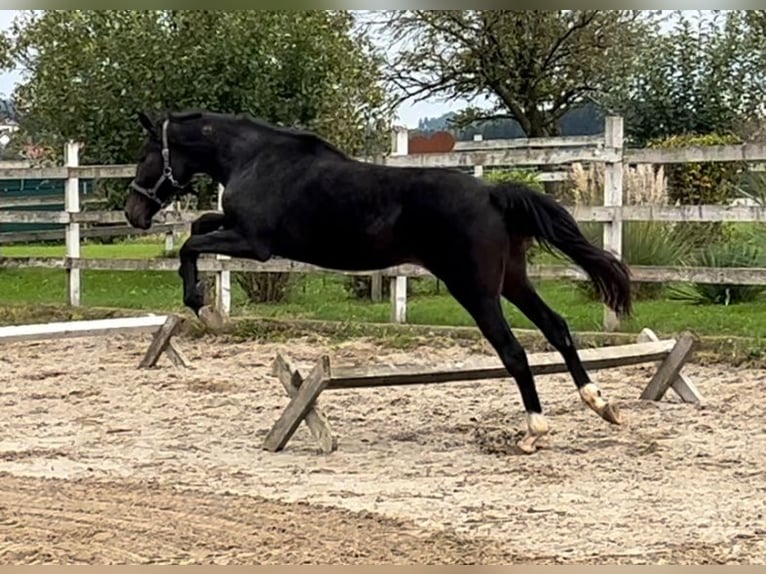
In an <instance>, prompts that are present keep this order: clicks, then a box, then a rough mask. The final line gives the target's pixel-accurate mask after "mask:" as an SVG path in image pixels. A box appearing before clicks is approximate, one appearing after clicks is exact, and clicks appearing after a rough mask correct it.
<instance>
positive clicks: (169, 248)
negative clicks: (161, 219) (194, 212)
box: [165, 229, 176, 255]
mask: <svg viewBox="0 0 766 574" xmlns="http://www.w3.org/2000/svg"><path fill="white" fill-rule="evenodd" d="M175 243H176V232H175V229H171V230H170V231H167V232H166V233H165V255H170V254H171V253H173V248H174V247H175Z"/></svg>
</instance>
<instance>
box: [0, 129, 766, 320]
mask: <svg viewBox="0 0 766 574" xmlns="http://www.w3.org/2000/svg"><path fill="white" fill-rule="evenodd" d="M407 143H408V132H407V130H405V129H401V128H399V129H396V130H394V133H393V135H392V144H393V145H392V152H391V154H390V155H389V156H387V157H385V158H382V160H379V161H382V163H384V164H386V165H391V166H431V167H453V168H461V169H472V170H473V173H474V175H476V176H481V175H482V174H483V173H484V168H493V167H532V166H567V165H568V164H572V163H575V162H580V163H603V164H604V165H605V172H604V173H605V177H604V204H603V205H599V206H588V207H585V206H578V207H573V208H569V210H570V212H571V213H572V214H573V216H574V217H575V219H576V220H577V221H579V222H596V223H601V224H603V226H604V246H605V248H607V249H609V250H611V251H612V252H614V253H616V254H617V255H621V253H622V240H623V239H622V224H623V223H624V222H626V221H663V222H725V221H727V222H763V221H766V207H761V206H744V205H736V206H734V205H733V206H725V205H684V206H665V205H623V189H622V186H623V170H624V167H625V166H626V165H637V164H668V163H686V162H731V161H736V162H745V163H750V164H755V163H761V162H765V161H766V143H760V142H758V143H748V144H741V145H720V146H709V147H708V146H691V147H685V148H676V149H624V148H623V124H622V119H621V118H617V117H608V118H607V119H606V122H605V126H604V132H603V134H600V135H597V136H577V137H557V138H534V139H521V138H519V139H511V140H487V141H484V140H481V138H476V139H475V140H474V141H471V142H458V143H457V144H456V145H455V147H454V150H453V151H451V152H449V153H424V154H408V153H407ZM78 151H79V149H78V146H76V145H75V144H68V145H67V149H66V155H65V157H66V161H65V164H66V165H64V166H56V167H26V168H25V167H5V168H0V179H62V180H65V181H66V185H65V194H64V195H65V197H64V198H63V199H64V205H65V207H64V209H63V210H62V211H42V210H28V211H10V210H8V211H4V210H0V223H36V224H40V223H42V224H60V225H62V226H65V230H64V231H38V232H29V233H11V234H0V244H2V243H4V242H8V241H11V239H10V237H14V239H13V240H15V241H19V240H28V241H34V240H41V239H42V238H47V237H50V238H53V237H55V238H57V239H60V238H64V239H65V241H66V247H67V251H66V256H64V257H59V258H51V257H2V253H1V252H0V268H2V267H5V268H24V267H37V268H53V269H63V270H66V271H67V274H68V275H69V295H68V299H69V302H70V303H71V304H73V305H79V299H80V283H79V273H80V271H81V270H125V271H128V270H146V271H150V270H151V271H176V270H177V267H178V262H177V260H176V259H175V258H170V257H168V258H157V259H93V258H83V257H81V256H80V241H81V239H82V238H84V237H105V236H117V235H123V234H125V235H145V234H147V233H158V232H159V233H165V234H166V237H167V236H168V235H172V234H173V233H176V232H181V231H183V230H186V229H188V225H189V224H190V223H191V221H193V220H194V219H196V218H197V217H198V216H199V215H200V214H201V213H202V212H197V211H183V212H180V211H163V212H161V213H159V214H158V215H157V216H156V217H155V218H154V219H155V226H154V227H153V229H152V230H149V231H141V230H138V229H133V228H130V227H128V226H126V225H125V217H124V214H123V213H122V212H121V211H103V210H92V209H89V210H87V211H81V209H80V206H81V204H82V203H84V202H86V201H90V199H87V198H81V196H80V194H79V193H78V184H79V181H80V180H81V179H107V178H112V179H113V178H125V179H128V178H131V177H133V175H134V174H135V166H134V165H90V166H81V165H79V162H78ZM360 159H362V158H360ZM365 161H369V159H365ZM543 175H544V176H545V179H547V180H549V181H551V180H553V181H555V180H560V179H563V178H564V177H565V176H566V171H562V170H559V171H552V172H551V171H547V172H546V173H545V174H543ZM219 198H220V193H219ZM47 199H49V198H46V200H47ZM12 201H16V202H18V201H19V200H18V199H17V198H14V199H13V200H12ZM34 205H35V202H34V201H30V202H29V204H28V206H34ZM16 206H17V204H13V203H11V204H10V205H8V206H5V207H16ZM2 207H4V205H3V203H2V202H0V208H2ZM219 209H220V206H219ZM92 224H100V225H112V226H113V227H85V228H83V229H80V226H81V225H84V226H87V225H92ZM54 234H55V235H54ZM3 236H8V237H7V238H3ZM166 246H167V242H166ZM166 250H169V249H166ZM199 267H200V270H201V271H205V272H211V273H215V274H216V291H217V293H216V297H217V301H218V303H219V305H220V306H221V307H222V310H223V311H224V312H225V313H228V312H230V305H231V299H230V296H231V294H230V286H231V284H230V273H232V272H235V271H267V272H296V273H316V272H323V273H340V274H343V275H372V276H373V285H375V284H376V281H375V279H377V291H378V292H380V281H381V280H382V278H388V279H389V280H390V281H391V284H392V289H391V302H392V315H391V319H392V321H396V322H405V321H406V306H407V289H406V287H407V279H409V278H416V277H431V274H430V273H429V272H428V271H426V270H425V269H422V268H420V267H418V266H412V265H403V266H397V267H392V268H389V269H384V270H380V271H374V272H370V271H367V272H344V271H333V270H328V269H322V268H319V267H316V266H313V265H307V264H303V263H299V262H295V261H287V260H283V259H274V260H272V261H269V262H266V263H258V262H255V261H249V260H242V259H237V258H231V259H230V258H223V257H218V256H216V257H213V256H205V257H202V258H201V259H200V262H199ZM632 272H633V279H634V280H635V281H638V282H650V283H652V282H671V281H672V282H696V283H716V284H742V285H763V284H766V268H701V267H655V266H633V267H632ZM529 274H530V276H531V277H532V278H537V279H562V278H564V279H572V280H586V279H587V277H586V276H585V274H584V273H583V272H582V271H580V270H579V269H578V268H576V267H571V266H568V265H530V267H529ZM374 290H375V287H374ZM605 326H606V327H607V328H608V329H610V328H614V327H615V326H616V318H615V317H614V316H613V315H611V314H610V313H606V314H605Z"/></svg>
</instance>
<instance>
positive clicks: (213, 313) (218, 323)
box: [197, 305, 223, 331]
mask: <svg viewBox="0 0 766 574" xmlns="http://www.w3.org/2000/svg"><path fill="white" fill-rule="evenodd" d="M197 317H199V319H200V321H202V322H203V323H204V324H205V326H206V327H207V328H208V329H210V330H211V331H220V330H221V329H223V316H222V315H221V313H219V312H218V311H217V310H216V309H215V308H214V307H212V306H210V305H204V306H203V307H201V308H200V310H199V311H197Z"/></svg>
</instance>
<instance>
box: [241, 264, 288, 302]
mask: <svg viewBox="0 0 766 574" xmlns="http://www.w3.org/2000/svg"><path fill="white" fill-rule="evenodd" d="M232 277H233V278H234V280H235V281H236V283H237V285H239V287H240V288H241V289H242V291H244V293H245V295H246V296H247V299H248V301H250V302H251V303H281V302H283V301H285V299H287V295H288V290H289V287H290V279H291V274H290V273H268V272H261V271H236V272H234V273H232Z"/></svg>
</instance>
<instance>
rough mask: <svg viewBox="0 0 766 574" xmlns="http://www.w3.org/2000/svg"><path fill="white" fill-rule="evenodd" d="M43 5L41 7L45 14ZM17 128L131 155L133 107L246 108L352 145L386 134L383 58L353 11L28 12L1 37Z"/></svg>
mask: <svg viewBox="0 0 766 574" xmlns="http://www.w3.org/2000/svg"><path fill="white" fill-rule="evenodd" d="M38 12H39V13H38ZM0 65H2V66H3V67H5V68H10V67H17V66H18V67H21V68H22V69H23V70H24V71H25V72H26V79H25V81H24V82H23V83H22V84H21V85H20V86H18V89H17V90H16V92H15V94H14V99H15V100H16V105H17V107H18V109H19V111H20V114H21V116H22V118H23V121H22V128H23V129H24V130H25V131H26V132H27V133H29V134H32V135H33V136H34V137H35V139H37V140H39V141H41V142H44V143H46V144H51V145H55V146H56V148H57V149H58V148H61V144H62V143H63V141H64V140H68V139H74V140H77V141H80V142H83V143H84V149H83V160H84V161H86V162H98V163H112V162H115V163H122V162H132V161H134V160H135V150H137V148H138V146H139V144H140V141H141V138H142V137H143V135H142V133H141V130H140V129H138V127H137V124H136V119H135V112H136V111H138V110H146V109H181V108H205V109H209V110H214V111H220V112H232V113H240V112H249V113H251V114H253V115H255V116H258V117H261V118H263V119H265V120H267V121H271V122H275V123H280V124H285V125H291V126H301V127H304V128H308V129H314V130H316V131H318V132H319V133H320V134H322V135H323V136H325V137H327V138H328V139H330V140H332V141H334V142H335V143H336V144H337V145H339V146H340V147H342V148H343V149H345V150H347V151H348V152H349V153H353V154H357V153H365V152H369V153H372V152H373V151H374V150H375V149H376V148H375V145H376V144H378V143H380V142H382V141H387V140H383V139H381V138H385V137H387V131H386V130H385V119H386V117H387V112H388V107H387V104H388V96H387V92H386V90H385V89H384V84H383V81H382V79H383V76H382V58H381V57H380V56H378V55H377V54H376V53H375V52H374V50H373V48H372V44H371V42H370V41H369V40H368V39H367V38H366V36H365V35H364V34H363V33H359V32H357V31H355V30H354V18H353V16H352V15H351V13H350V12H348V11H332V10H312V11H263V10H257V11H255V10H253V11H251V10H241V11H212V10H153V11H152V10H138V11H134V10H99V11H95V10H94V11H90V10H85V11H74V10H73V11H63V10H61V11H59V10H45V11H26V13H25V14H24V15H23V17H21V18H20V19H17V20H16V22H15V23H14V24H13V26H12V27H11V29H10V31H9V32H8V33H7V34H6V35H5V36H4V37H3V38H2V40H1V41H0Z"/></svg>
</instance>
